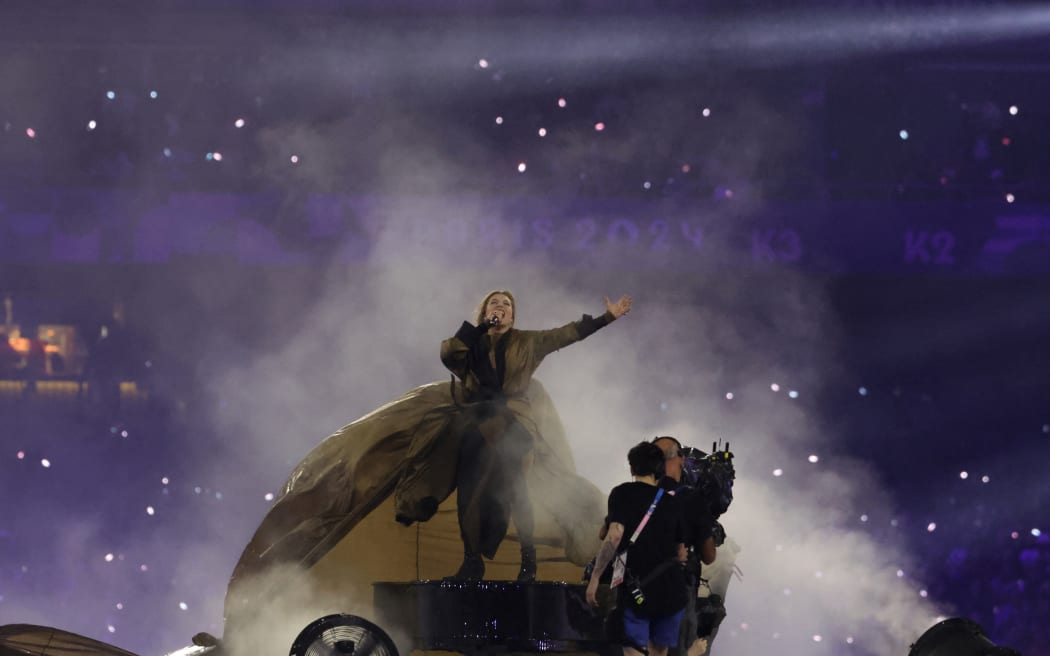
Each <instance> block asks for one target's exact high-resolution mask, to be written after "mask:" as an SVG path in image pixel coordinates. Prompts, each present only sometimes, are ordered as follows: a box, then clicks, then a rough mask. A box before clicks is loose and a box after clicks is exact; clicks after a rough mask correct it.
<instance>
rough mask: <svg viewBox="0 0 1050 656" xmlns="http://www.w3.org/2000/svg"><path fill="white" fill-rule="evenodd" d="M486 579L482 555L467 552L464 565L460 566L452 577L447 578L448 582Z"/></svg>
mask: <svg viewBox="0 0 1050 656" xmlns="http://www.w3.org/2000/svg"><path fill="white" fill-rule="evenodd" d="M483 578H485V561H483V560H482V559H481V554H478V553H473V552H470V551H468V552H466V553H465V554H463V564H462V565H460V566H459V571H457V572H456V573H455V574H453V575H452V576H446V577H445V580H446V581H480V580H481V579H483Z"/></svg>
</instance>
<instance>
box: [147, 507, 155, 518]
mask: <svg viewBox="0 0 1050 656" xmlns="http://www.w3.org/2000/svg"><path fill="white" fill-rule="evenodd" d="M153 513H154V510H153V506H146V514H147V515H149V516H151V517H152V516H153Z"/></svg>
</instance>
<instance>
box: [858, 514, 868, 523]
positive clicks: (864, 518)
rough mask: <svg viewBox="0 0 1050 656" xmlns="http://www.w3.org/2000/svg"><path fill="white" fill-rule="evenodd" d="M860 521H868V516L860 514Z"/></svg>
mask: <svg viewBox="0 0 1050 656" xmlns="http://www.w3.org/2000/svg"><path fill="white" fill-rule="evenodd" d="M860 521H862V522H866V521H868V516H867V515H861V516H860Z"/></svg>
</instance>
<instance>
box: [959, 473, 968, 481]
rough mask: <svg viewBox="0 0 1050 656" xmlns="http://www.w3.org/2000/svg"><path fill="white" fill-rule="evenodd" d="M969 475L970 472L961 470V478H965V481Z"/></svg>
mask: <svg viewBox="0 0 1050 656" xmlns="http://www.w3.org/2000/svg"><path fill="white" fill-rule="evenodd" d="M969 477H970V472H965V471H961V472H959V478H961V479H963V480H964V481H965V480H966V479H967V478H969Z"/></svg>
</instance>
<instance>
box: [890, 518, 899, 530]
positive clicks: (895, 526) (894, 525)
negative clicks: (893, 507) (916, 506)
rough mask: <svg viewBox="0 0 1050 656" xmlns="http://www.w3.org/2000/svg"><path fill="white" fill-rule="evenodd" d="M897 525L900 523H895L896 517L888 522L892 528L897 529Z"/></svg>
mask: <svg viewBox="0 0 1050 656" xmlns="http://www.w3.org/2000/svg"><path fill="white" fill-rule="evenodd" d="M899 523H900V522H898V521H897V518H896V517H894V518H893V519H891V520H890V526H892V527H893V528H897V525H898V524H899Z"/></svg>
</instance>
